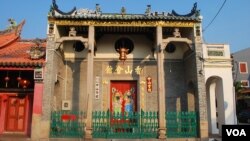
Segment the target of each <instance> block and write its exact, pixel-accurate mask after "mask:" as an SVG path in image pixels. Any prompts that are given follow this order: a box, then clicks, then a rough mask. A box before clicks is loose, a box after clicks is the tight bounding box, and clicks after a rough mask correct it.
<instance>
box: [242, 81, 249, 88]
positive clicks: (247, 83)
mask: <svg viewBox="0 0 250 141" xmlns="http://www.w3.org/2000/svg"><path fill="white" fill-rule="evenodd" d="M241 86H242V87H249V81H248V80H241Z"/></svg>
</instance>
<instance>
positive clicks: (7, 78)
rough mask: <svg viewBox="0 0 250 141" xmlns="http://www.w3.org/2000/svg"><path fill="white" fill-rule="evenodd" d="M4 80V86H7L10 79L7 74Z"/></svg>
mask: <svg viewBox="0 0 250 141" xmlns="http://www.w3.org/2000/svg"><path fill="white" fill-rule="evenodd" d="M4 80H5V87H6V88H7V87H8V82H9V81H10V78H9V76H6V77H4Z"/></svg>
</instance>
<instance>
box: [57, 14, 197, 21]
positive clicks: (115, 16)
mask: <svg viewBox="0 0 250 141" xmlns="http://www.w3.org/2000/svg"><path fill="white" fill-rule="evenodd" d="M53 17H54V18H58V19H82V20H126V21H130V20H184V21H199V20H200V19H199V18H198V17H195V16H192V17H186V16H174V15H170V14H167V15H163V14H160V15H149V16H147V15H143V14H141V15H140V14H126V15H121V14H102V15H55V16H53Z"/></svg>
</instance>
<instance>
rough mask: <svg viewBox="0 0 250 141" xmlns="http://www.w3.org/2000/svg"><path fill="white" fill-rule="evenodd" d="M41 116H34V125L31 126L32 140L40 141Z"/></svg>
mask: <svg viewBox="0 0 250 141" xmlns="http://www.w3.org/2000/svg"><path fill="white" fill-rule="evenodd" d="M40 122H41V115H40V114H33V115H32V125H31V140H38V139H40V129H41V124H40Z"/></svg>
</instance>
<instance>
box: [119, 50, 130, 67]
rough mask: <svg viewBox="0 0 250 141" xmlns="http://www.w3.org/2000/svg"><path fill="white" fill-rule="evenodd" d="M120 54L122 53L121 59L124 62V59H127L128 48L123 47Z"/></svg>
mask: <svg viewBox="0 0 250 141" xmlns="http://www.w3.org/2000/svg"><path fill="white" fill-rule="evenodd" d="M119 54H120V57H119V60H121V61H122V62H123V63H124V61H125V60H126V59H127V54H128V49H127V48H125V47H121V48H120V49H119Z"/></svg>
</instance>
